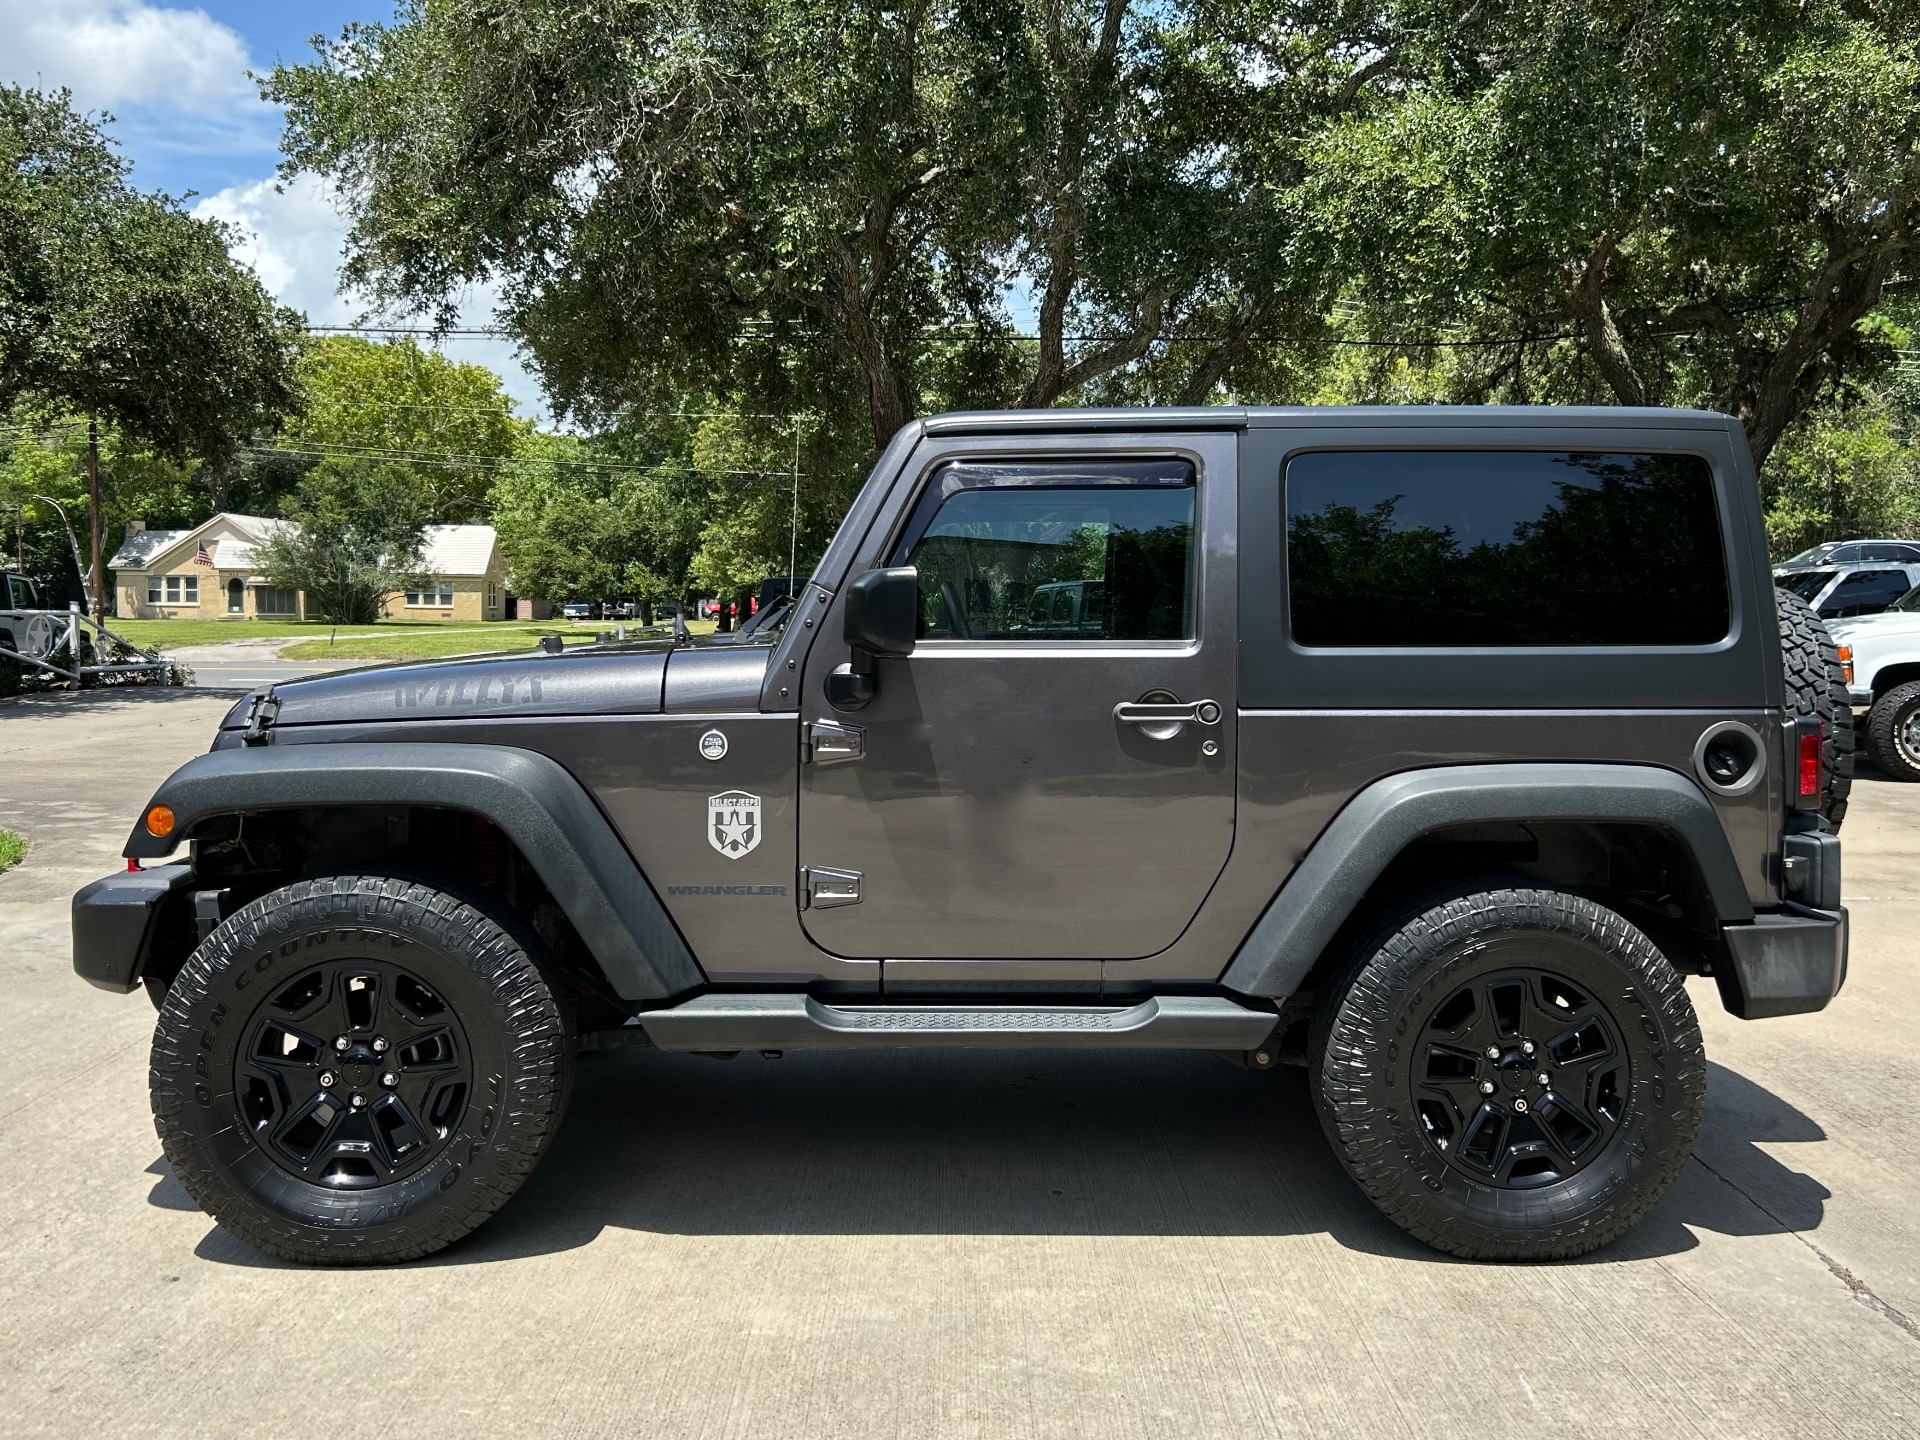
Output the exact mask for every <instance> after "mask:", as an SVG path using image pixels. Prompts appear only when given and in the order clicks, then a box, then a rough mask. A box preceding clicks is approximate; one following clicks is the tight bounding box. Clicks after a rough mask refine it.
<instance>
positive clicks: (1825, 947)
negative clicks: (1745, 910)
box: [1714, 905, 1847, 1020]
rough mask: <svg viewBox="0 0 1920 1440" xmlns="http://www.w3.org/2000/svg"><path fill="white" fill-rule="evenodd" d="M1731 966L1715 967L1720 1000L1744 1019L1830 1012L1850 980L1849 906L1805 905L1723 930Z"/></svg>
mask: <svg viewBox="0 0 1920 1440" xmlns="http://www.w3.org/2000/svg"><path fill="white" fill-rule="evenodd" d="M1721 934H1723V935H1724V936H1726V941H1727V963H1726V964H1724V965H1716V966H1715V967H1714V980H1715V981H1716V982H1717V983H1718V984H1719V986H1720V1001H1721V1003H1722V1004H1723V1005H1725V1006H1726V1007H1727V1009H1728V1010H1730V1011H1731V1012H1732V1013H1733V1014H1735V1015H1738V1016H1739V1017H1740V1018H1741V1019H1742V1020H1765V1019H1767V1018H1769V1017H1771V1016H1774V1015H1804V1014H1806V1013H1807V1012H1809V1011H1812V1010H1824V1009H1826V1006H1827V1002H1828V1001H1829V1000H1831V999H1832V998H1833V997H1834V996H1836V995H1838V994H1839V993H1840V987H1841V986H1842V985H1843V984H1845V983H1846V979H1847V912H1846V909H1845V907H1837V908H1835V909H1832V910H1815V909H1812V908H1810V907H1809V906H1805V905H1793V906H1789V907H1788V908H1787V909H1786V910H1784V911H1779V912H1775V913H1771V914H1763V915H1756V916H1754V917H1753V923H1752V924H1751V925H1726V926H1723V927H1721Z"/></svg>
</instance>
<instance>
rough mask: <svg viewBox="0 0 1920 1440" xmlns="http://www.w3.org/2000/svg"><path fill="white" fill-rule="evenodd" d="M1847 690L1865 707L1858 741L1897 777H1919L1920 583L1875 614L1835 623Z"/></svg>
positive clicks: (1880, 765)
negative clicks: (1918, 586)
mask: <svg viewBox="0 0 1920 1440" xmlns="http://www.w3.org/2000/svg"><path fill="white" fill-rule="evenodd" d="M1833 639H1834V643H1835V644H1836V645H1837V646H1838V647H1839V651H1840V663H1841V664H1842V665H1843V666H1844V667H1845V669H1846V677H1847V695H1848V698H1849V699H1851V700H1852V701H1853V703H1854V704H1856V705H1864V706H1866V707H1868V708H1867V715H1866V720H1865V723H1864V724H1863V725H1861V727H1860V730H1861V736H1862V746H1863V748H1864V749H1865V750H1866V752H1867V754H1868V755H1869V756H1871V757H1872V759H1873V762H1874V764H1876V765H1878V766H1879V767H1880V768H1881V769H1882V770H1883V771H1885V772H1886V773H1887V774H1888V775H1891V776H1892V777H1893V778H1894V779H1896V780H1915V781H1920V588H1916V589H1913V590H1909V591H1908V592H1907V593H1906V594H1905V595H1903V596H1901V597H1900V598H1899V599H1898V600H1896V601H1894V602H1893V604H1892V606H1890V607H1889V608H1888V609H1886V610H1883V611H1881V612H1880V613H1879V614H1877V615H1860V616H1855V617H1851V618H1849V619H1845V620H1836V621H1835V622H1834V624H1833Z"/></svg>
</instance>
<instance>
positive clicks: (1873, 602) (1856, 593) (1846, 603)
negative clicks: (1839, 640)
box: [1820, 570, 1912, 619]
mask: <svg viewBox="0 0 1920 1440" xmlns="http://www.w3.org/2000/svg"><path fill="white" fill-rule="evenodd" d="M1911 588H1912V586H1911V584H1910V582H1909V581H1908V580H1907V572H1906V571H1904V570H1862V571H1860V572H1858V573H1857V574H1853V575H1849V576H1847V578H1846V579H1844V580H1842V581H1841V582H1840V583H1839V584H1838V585H1836V586H1834V587H1833V593H1832V594H1831V595H1829V596H1828V597H1827V598H1826V599H1825V600H1823V601H1821V602H1820V613H1821V614H1822V615H1826V616H1831V617H1833V618H1835V619H1838V618H1839V617H1840V616H1843V615H1871V614H1873V613H1875V612H1876V611H1880V610H1884V609H1886V608H1887V606H1889V605H1891V604H1892V603H1893V602H1894V601H1896V600H1898V599H1899V598H1900V597H1901V596H1902V595H1904V594H1906V593H1907V591H1908V590H1909V589H1911Z"/></svg>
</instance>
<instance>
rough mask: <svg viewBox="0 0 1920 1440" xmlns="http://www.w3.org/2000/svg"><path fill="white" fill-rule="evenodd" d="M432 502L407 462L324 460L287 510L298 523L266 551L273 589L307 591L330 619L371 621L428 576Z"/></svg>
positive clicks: (263, 558) (280, 531)
mask: <svg viewBox="0 0 1920 1440" xmlns="http://www.w3.org/2000/svg"><path fill="white" fill-rule="evenodd" d="M429 498H430V497H428V496H426V495H425V494H423V492H422V490H421V488H420V484H419V477H418V476H417V475H416V474H415V473H414V472H413V471H412V470H411V469H409V468H408V467H407V466H405V465H400V464H395V463H393V462H390V461H373V460H352V459H338V458H330V459H326V460H322V461H321V462H320V463H319V464H318V465H316V466H315V467H314V469H313V472H312V473H311V474H309V475H308V476H307V477H306V478H305V479H304V480H302V481H301V482H300V488H299V490H298V491H297V492H295V494H294V495H293V497H292V498H291V499H290V500H288V501H287V503H286V505H285V506H284V507H283V509H284V519H285V520H287V521H289V522H291V523H288V524H283V525H281V526H280V527H278V528H277V529H276V530H275V531H274V533H273V534H272V536H271V537H269V539H268V540H267V541H266V543H265V544H263V545H262V546H261V547H260V548H259V552H258V555H259V565H260V569H261V571H262V572H263V573H264V574H265V575H266V577H267V582H268V583H269V584H271V585H275V586H281V587H284V588H287V589H291V590H304V591H306V592H307V599H308V601H309V602H310V603H311V604H313V605H314V606H315V607H316V608H317V609H318V610H319V611H320V614H321V616H322V617H323V618H325V619H328V620H332V621H334V622H335V623H337V624H341V625H364V624H370V623H371V622H373V621H375V620H377V619H379V618H380V610H381V605H382V602H383V601H384V600H385V599H386V597H387V596H389V595H392V594H395V593H397V592H400V591H404V590H407V589H409V588H410V587H412V586H414V585H417V584H419V583H420V582H421V581H422V580H424V579H425V578H426V575H427V571H426V567H425V566H424V565H423V564H422V563H421V556H420V550H421V540H422V536H423V534H424V532H425V530H426V526H427V517H428V510H427V506H428V501H429Z"/></svg>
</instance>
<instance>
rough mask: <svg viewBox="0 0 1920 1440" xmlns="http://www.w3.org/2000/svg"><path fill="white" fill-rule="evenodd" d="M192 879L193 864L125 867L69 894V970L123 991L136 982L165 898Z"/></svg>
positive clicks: (144, 962)
mask: <svg viewBox="0 0 1920 1440" xmlns="http://www.w3.org/2000/svg"><path fill="white" fill-rule="evenodd" d="M192 879H193V867H192V866H191V865H155V866H152V867H151V868H149V869H146V870H126V871H122V872H120V873H119V874H115V875H109V876H107V877H106V878H105V879H102V880H96V881H94V882H93V883H92V884H91V885H88V886H86V887H85V888H83V889H81V890H80V891H79V892H78V893H76V894H75V895H74V897H73V971H74V973H75V974H76V975H78V976H79V977H80V978H81V979H82V980H85V981H86V982H87V983H88V984H89V985H98V986H99V987H100V988H101V989H102V990H112V991H114V992H116V993H118V994H121V995H125V994H126V993H127V992H128V991H130V990H132V989H133V988H134V987H135V986H137V985H138V984H139V983H140V977H141V972H142V970H143V969H144V968H145V965H146V960H147V954H148V952H149V951H150V950H151V949H152V948H153V938H154V931H155V929H156V927H157V926H158V925H159V923H160V915H161V910H162V908H163V906H164V905H165V903H166V900H167V898H168V897H169V896H171V895H172V894H173V893H174V892H175V891H177V890H180V889H182V888H184V887H185V886H186V885H187V884H188V883H189V882H190V881H191V880H192Z"/></svg>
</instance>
